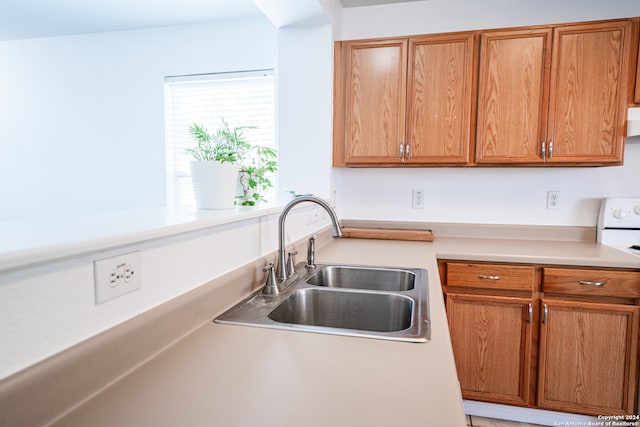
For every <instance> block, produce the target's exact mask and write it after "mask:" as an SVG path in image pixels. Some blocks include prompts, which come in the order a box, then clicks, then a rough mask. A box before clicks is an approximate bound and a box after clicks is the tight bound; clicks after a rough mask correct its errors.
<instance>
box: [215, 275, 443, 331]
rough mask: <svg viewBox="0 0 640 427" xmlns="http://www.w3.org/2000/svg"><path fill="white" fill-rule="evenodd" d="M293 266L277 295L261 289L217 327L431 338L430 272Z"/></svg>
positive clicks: (221, 317) (230, 310)
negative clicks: (229, 325) (265, 293)
mask: <svg viewBox="0 0 640 427" xmlns="http://www.w3.org/2000/svg"><path fill="white" fill-rule="evenodd" d="M304 264H305V263H300V264H298V265H297V266H296V267H295V273H296V274H295V276H294V278H293V279H292V280H291V281H290V282H288V283H287V284H289V283H290V284H289V286H287V287H286V289H284V290H282V291H281V292H280V293H279V294H278V295H263V294H262V293H261V291H260V290H258V291H256V292H255V293H254V294H252V295H250V296H249V297H248V298H246V299H245V300H243V301H240V302H239V303H238V304H236V305H235V306H233V307H231V308H230V309H229V310H227V311H226V312H225V313H223V314H221V315H220V316H218V317H217V318H216V319H214V321H215V322H216V323H223V324H232V325H242V326H254V327H261V328H271V329H286V330H293V331H303V332H315V333H322V334H333V335H346V336H353V337H362V338H377V339H385V340H394V341H409V342H425V341H428V340H429V339H430V334H431V327H430V326H431V324H430V319H429V301H428V283H427V276H428V274H427V271H426V270H424V269H421V268H397V267H385V268H383V267H368V266H360V265H328V264H317V265H316V267H315V268H305V265H304Z"/></svg>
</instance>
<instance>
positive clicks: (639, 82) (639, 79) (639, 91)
mask: <svg viewBox="0 0 640 427" xmlns="http://www.w3.org/2000/svg"><path fill="white" fill-rule="evenodd" d="M635 88H636V90H635V96H634V97H633V102H634V103H635V104H640V47H639V48H638V57H637V58H636V85H635Z"/></svg>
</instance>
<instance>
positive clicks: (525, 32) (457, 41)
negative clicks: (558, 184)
mask: <svg viewBox="0 0 640 427" xmlns="http://www.w3.org/2000/svg"><path fill="white" fill-rule="evenodd" d="M634 36H637V29H636V23H635V21H634V20H633V19H621V20H612V21H600V22H591V23H582V24H567V25H554V26H551V25H549V26H539V27H526V28H516V29H506V30H488V31H482V32H465V33H451V34H439V35H429V36H415V37H407V38H396V39H386V40H360V41H344V42H336V45H335V46H336V49H335V51H336V53H335V93H334V162H333V163H334V166H400V165H414V166H419V165H475V164H477V165H503V166H511V165H529V166H536V165H554V164H557V165H567V166H571V165H572V166H581V165H584V166H604V165H619V164H622V160H623V152H624V141H625V138H626V135H625V132H624V130H625V124H626V108H627V105H628V103H629V101H630V99H629V94H630V90H633V88H632V87H630V86H629V85H630V82H629V80H630V76H631V74H632V72H633V70H632V67H633V64H634V63H635V61H632V60H631V55H635V54H636V52H635V47H636V41H635V40H634ZM478 45H479V48H478ZM632 48H633V50H634V51H633V52H632V51H631V50H632ZM639 70H640V67H639ZM638 73H639V75H640V71H638ZM631 84H633V83H631ZM636 97H637V98H639V99H638V100H640V89H638V91H637V92H636Z"/></svg>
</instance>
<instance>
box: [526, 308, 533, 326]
mask: <svg viewBox="0 0 640 427" xmlns="http://www.w3.org/2000/svg"><path fill="white" fill-rule="evenodd" d="M531 322H533V304H531V303H529V314H528V316H527V323H531Z"/></svg>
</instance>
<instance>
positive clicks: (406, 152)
mask: <svg viewBox="0 0 640 427" xmlns="http://www.w3.org/2000/svg"><path fill="white" fill-rule="evenodd" d="M409 153H411V146H410V145H409V143H408V142H407V143H406V144H405V145H404V159H405V160H408V159H409Z"/></svg>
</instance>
